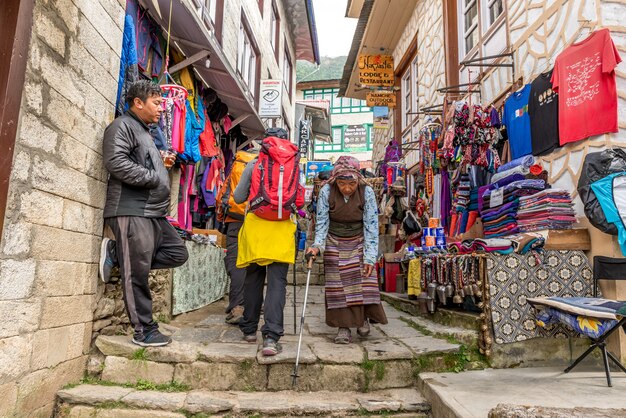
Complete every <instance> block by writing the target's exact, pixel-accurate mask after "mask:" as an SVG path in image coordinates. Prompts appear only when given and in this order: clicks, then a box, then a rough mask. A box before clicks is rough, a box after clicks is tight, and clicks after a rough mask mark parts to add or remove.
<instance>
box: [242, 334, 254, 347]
mask: <svg viewBox="0 0 626 418" xmlns="http://www.w3.org/2000/svg"><path fill="white" fill-rule="evenodd" d="M243 340H244V341H245V342H247V343H251V344H252V343H255V342H256V333H254V334H244V336H243Z"/></svg>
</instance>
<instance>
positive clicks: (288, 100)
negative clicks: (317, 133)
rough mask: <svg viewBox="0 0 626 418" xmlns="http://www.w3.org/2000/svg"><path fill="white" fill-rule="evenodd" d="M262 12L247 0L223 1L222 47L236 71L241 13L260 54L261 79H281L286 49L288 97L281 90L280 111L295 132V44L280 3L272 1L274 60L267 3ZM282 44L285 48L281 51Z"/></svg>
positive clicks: (283, 8) (269, 4)
mask: <svg viewBox="0 0 626 418" xmlns="http://www.w3.org/2000/svg"><path fill="white" fill-rule="evenodd" d="M262 3H263V9H262V10H261V9H260V8H259V5H258V2H257V1H256V0H255V1H250V0H228V1H225V2H224V23H223V26H222V47H223V49H224V53H225V55H226V57H227V58H228V61H229V62H230V65H231V66H232V68H237V45H238V44H237V42H238V40H239V27H240V23H241V15H242V13H243V14H244V15H245V17H246V19H247V21H248V23H249V24H250V29H251V31H252V36H253V38H254V41H255V42H256V44H257V46H258V47H259V50H260V52H261V74H260V75H258V76H259V77H260V78H261V79H276V80H282V78H283V57H284V50H285V49H287V50H289V55H290V57H291V65H292V71H293V77H292V85H291V94H292V95H291V97H290V96H288V95H287V93H286V92H285V91H283V98H282V100H283V109H284V110H285V116H286V117H287V123H288V125H289V126H290V127H291V129H295V124H294V118H295V94H296V74H295V71H296V53H295V45H294V42H293V39H292V37H291V32H290V30H289V25H288V20H287V19H288V16H287V14H286V10H285V6H284V4H283V1H282V0H281V1H277V2H276V8H277V9H278V14H279V17H280V27H281V28H280V31H281V36H280V40H279V45H278V48H279V50H278V60H277V59H276V57H275V56H274V50H273V49H272V45H271V44H270V33H271V32H270V25H271V19H270V10H271V7H272V2H271V1H264V2H262ZM285 42H287V47H286V48H285Z"/></svg>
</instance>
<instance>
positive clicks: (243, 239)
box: [237, 212, 296, 268]
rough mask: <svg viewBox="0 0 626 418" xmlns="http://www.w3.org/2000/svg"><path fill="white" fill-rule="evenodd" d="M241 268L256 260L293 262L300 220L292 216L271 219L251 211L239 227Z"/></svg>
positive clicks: (264, 263)
mask: <svg viewBox="0 0 626 418" xmlns="http://www.w3.org/2000/svg"><path fill="white" fill-rule="evenodd" d="M238 244H239V251H238V254H237V267H239V268H245V267H248V266H249V265H250V264H252V263H256V264H258V265H260V266H267V265H268V264H272V263H287V264H293V263H294V261H295V258H296V223H295V222H294V221H292V220H291V219H285V220H284V221H268V220H265V219H263V218H260V217H258V216H256V215H255V214H254V213H252V212H249V213H248V214H247V215H246V219H245V221H244V223H243V226H242V227H241V229H240V230H239V243H238Z"/></svg>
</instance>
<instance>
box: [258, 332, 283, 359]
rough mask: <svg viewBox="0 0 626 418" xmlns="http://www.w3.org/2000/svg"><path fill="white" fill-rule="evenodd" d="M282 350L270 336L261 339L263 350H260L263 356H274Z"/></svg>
mask: <svg viewBox="0 0 626 418" xmlns="http://www.w3.org/2000/svg"><path fill="white" fill-rule="evenodd" d="M282 351H283V346H282V345H280V343H279V342H278V341H276V340H274V339H273V338H271V337H265V338H264V339H263V351H262V352H261V353H262V354H263V355H264V356H265V357H270V356H275V355H276V354H279V353H280V352H282Z"/></svg>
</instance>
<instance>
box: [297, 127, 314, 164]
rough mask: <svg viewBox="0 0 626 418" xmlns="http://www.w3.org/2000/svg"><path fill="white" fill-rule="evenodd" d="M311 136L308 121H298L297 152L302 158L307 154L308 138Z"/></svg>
mask: <svg viewBox="0 0 626 418" xmlns="http://www.w3.org/2000/svg"><path fill="white" fill-rule="evenodd" d="M310 136H311V127H310V123H309V121H308V120H306V119H303V120H301V121H300V129H299V130H298V150H299V151H300V155H301V156H302V157H306V155H307V153H308V152H309V138H310Z"/></svg>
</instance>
